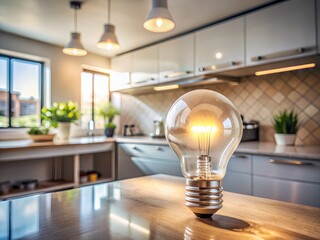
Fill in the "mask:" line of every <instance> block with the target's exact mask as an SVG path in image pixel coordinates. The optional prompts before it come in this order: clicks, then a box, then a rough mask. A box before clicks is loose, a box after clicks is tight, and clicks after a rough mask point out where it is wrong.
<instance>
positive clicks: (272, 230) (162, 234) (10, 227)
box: [0, 175, 320, 240]
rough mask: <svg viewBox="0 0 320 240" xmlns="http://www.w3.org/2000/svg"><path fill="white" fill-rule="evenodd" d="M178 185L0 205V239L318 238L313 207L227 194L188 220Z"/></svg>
mask: <svg viewBox="0 0 320 240" xmlns="http://www.w3.org/2000/svg"><path fill="white" fill-rule="evenodd" d="M184 182H185V180H184V179H183V178H178V177H171V176H167V175H153V176H148V177H141V178H134V179H129V180H123V181H116V182H111V183H106V184H99V185H93V186H88V187H82V188H78V189H73V190H68V191H64V192H56V193H51V194H43V195H34V196H29V197H25V198H21V199H16V200H11V201H4V202H0V239H2V238H4V239H6V237H11V238H18V237H22V238H24V239H94V240H97V239H139V240H140V239H165V240H166V239H168V240H171V239H237V240H239V239H240V240H241V239H249V240H250V239H319V238H320V209H319V208H313V207H307V206H302V205H296V204H291V203H285V202H278V201H273V200H268V199H262V198H257V197H252V196H246V195H240V194H235V193H229V192H225V193H224V204H223V205H224V206H223V208H222V209H221V210H220V211H219V212H218V213H217V214H215V215H214V216H213V217H212V218H210V219H199V218H196V217H195V216H194V215H193V213H192V212H191V211H190V210H189V209H188V208H187V207H185V206H184V185H185V184H184ZM9 214H10V216H9ZM9 221H10V223H9Z"/></svg>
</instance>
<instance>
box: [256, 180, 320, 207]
mask: <svg viewBox="0 0 320 240" xmlns="http://www.w3.org/2000/svg"><path fill="white" fill-rule="evenodd" d="M253 182H254V185H253V195H254V196H258V197H264V198H270V199H275V200H280V201H285V202H292V203H298V204H303V205H310V206H315V207H320V185H319V184H315V183H307V182H298V181H291V180H281V179H275V178H270V177H260V176H253Z"/></svg>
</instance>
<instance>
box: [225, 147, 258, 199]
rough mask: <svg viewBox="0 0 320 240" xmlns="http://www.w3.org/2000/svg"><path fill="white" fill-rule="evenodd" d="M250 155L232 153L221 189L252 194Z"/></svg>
mask: <svg viewBox="0 0 320 240" xmlns="http://www.w3.org/2000/svg"><path fill="white" fill-rule="evenodd" d="M251 165H252V164H251V155H248V154H239V153H236V154H234V155H233V156H232V157H231V159H230V161H229V163H228V168H227V173H226V175H225V177H224V178H223V180H222V186H223V189H224V190H226V191H230V192H236V193H242V194H248V195H251V194H252V190H251V189H252V181H251Z"/></svg>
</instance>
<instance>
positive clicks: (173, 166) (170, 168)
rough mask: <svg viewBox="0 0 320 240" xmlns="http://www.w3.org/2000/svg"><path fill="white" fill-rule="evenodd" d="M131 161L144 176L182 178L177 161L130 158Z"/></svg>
mask: <svg viewBox="0 0 320 240" xmlns="http://www.w3.org/2000/svg"><path fill="white" fill-rule="evenodd" d="M131 159H132V161H133V162H134V164H136V166H137V167H138V168H139V169H140V170H141V171H142V172H144V174H145V175H151V174H168V175H172V176H178V177H182V173H181V168H180V163H179V161H178V160H167V159H157V158H144V157H132V158H131Z"/></svg>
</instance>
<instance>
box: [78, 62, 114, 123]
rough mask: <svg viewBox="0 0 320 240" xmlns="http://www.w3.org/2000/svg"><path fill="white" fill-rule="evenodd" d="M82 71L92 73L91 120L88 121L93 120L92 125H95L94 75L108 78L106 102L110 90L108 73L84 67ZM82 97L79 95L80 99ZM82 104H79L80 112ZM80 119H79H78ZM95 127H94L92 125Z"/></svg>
mask: <svg viewBox="0 0 320 240" xmlns="http://www.w3.org/2000/svg"><path fill="white" fill-rule="evenodd" d="M82 72H84V73H91V74H92V79H91V80H92V99H91V101H92V104H91V120H90V121H93V122H94V125H95V120H94V115H95V111H94V104H95V101H94V75H95V74H98V75H103V76H107V78H108V80H107V87H108V99H107V100H108V102H111V92H110V73H106V72H99V71H93V70H89V69H86V68H83V69H82ZM81 99H82V95H81V96H80V101H81ZM81 108H82V106H80V110H81V112H82V109H81ZM80 120H81V119H80ZM80 125H82V123H80ZM94 128H95V127H94Z"/></svg>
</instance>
